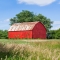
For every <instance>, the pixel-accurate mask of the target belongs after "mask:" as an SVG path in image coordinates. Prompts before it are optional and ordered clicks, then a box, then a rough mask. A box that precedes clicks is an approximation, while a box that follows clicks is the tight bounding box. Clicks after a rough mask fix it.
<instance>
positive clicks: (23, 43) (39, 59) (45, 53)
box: [0, 39, 60, 60]
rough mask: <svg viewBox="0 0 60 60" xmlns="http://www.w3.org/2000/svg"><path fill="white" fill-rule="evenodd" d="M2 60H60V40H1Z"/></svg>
mask: <svg viewBox="0 0 60 60" xmlns="http://www.w3.org/2000/svg"><path fill="white" fill-rule="evenodd" d="M0 60H60V40H57V39H56V40H54V39H53V40H41V39H31V40H30V39H15V40H14V39H12V40H11V39H0Z"/></svg>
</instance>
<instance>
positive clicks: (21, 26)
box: [8, 22, 46, 39]
mask: <svg viewBox="0 0 60 60" xmlns="http://www.w3.org/2000/svg"><path fill="white" fill-rule="evenodd" d="M8 38H10V39H11V38H20V39H21V38H24V39H25V38H34V39H35V38H36V39H37V38H40V39H46V28H45V26H44V25H43V24H42V23H41V22H23V23H14V24H13V25H12V26H11V27H10V29H9V30H8Z"/></svg>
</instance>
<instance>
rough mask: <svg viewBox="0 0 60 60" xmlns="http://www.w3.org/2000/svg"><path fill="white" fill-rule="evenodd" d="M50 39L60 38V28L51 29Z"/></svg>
mask: <svg viewBox="0 0 60 60" xmlns="http://www.w3.org/2000/svg"><path fill="white" fill-rule="evenodd" d="M48 39H60V29H58V30H50V31H49V33H48Z"/></svg>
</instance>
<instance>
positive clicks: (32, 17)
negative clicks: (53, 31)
mask: <svg viewBox="0 0 60 60" xmlns="http://www.w3.org/2000/svg"><path fill="white" fill-rule="evenodd" d="M33 21H40V22H42V23H43V24H44V25H45V27H46V29H47V31H48V30H49V29H50V28H51V27H52V25H51V24H52V21H51V20H50V19H48V18H47V17H45V16H43V15H42V14H38V15H36V14H34V13H33V12H30V11H27V10H22V12H20V13H19V14H16V16H15V17H13V18H11V19H10V25H12V24H14V23H19V22H33Z"/></svg>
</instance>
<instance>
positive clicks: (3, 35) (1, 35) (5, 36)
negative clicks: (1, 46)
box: [0, 30, 8, 39]
mask: <svg viewBox="0 0 60 60" xmlns="http://www.w3.org/2000/svg"><path fill="white" fill-rule="evenodd" d="M0 39H8V31H7V30H0Z"/></svg>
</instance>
